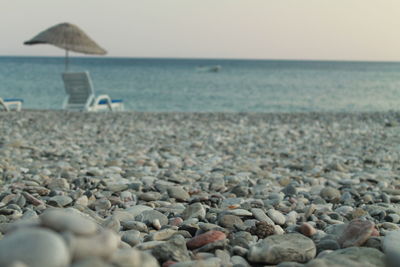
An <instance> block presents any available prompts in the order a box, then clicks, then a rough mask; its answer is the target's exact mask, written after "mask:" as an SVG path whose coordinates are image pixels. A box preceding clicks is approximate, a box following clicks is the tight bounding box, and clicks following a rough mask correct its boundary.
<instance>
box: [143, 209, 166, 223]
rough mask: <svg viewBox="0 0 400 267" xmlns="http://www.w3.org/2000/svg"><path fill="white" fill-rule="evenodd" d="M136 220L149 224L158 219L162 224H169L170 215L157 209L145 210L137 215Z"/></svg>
mask: <svg viewBox="0 0 400 267" xmlns="http://www.w3.org/2000/svg"><path fill="white" fill-rule="evenodd" d="M135 220H137V221H140V222H143V223H145V224H147V225H149V224H152V223H153V221H154V220H158V221H159V223H160V224H161V225H166V224H168V217H167V216H165V215H164V214H162V213H161V212H159V211H156V210H145V211H143V212H142V213H140V214H139V215H137V216H136V217H135Z"/></svg>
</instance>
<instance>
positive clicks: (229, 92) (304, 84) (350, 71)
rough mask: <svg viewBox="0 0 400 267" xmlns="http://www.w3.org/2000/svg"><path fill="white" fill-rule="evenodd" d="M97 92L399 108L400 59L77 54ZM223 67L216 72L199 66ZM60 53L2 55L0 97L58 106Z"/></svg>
mask: <svg viewBox="0 0 400 267" xmlns="http://www.w3.org/2000/svg"><path fill="white" fill-rule="evenodd" d="M70 64H71V67H70V70H71V71H83V70H88V71H90V73H91V76H92V80H93V84H94V87H95V91H96V94H100V93H106V94H109V95H110V96H111V97H113V98H122V99H124V102H125V107H126V108H127V109H128V110H137V111H200V112H203V111H233V112H246V111H247V112H298V111H300V112H304V111H388V110H400V63H383V62H329V61H269V60H258V61H255V60H198V59H137V58H107V57H105V58H92V57H79V58H76V57H74V58H72V59H71V61H70ZM212 65H220V66H221V67H222V69H221V71H220V72H218V73H211V72H205V71H202V70H201V69H200V70H199V68H198V67H199V66H212ZM63 71H64V59H63V58H62V57H60V58H56V57H0V96H1V97H3V98H10V97H21V98H23V99H24V101H25V102H24V107H25V108H31V109H60V108H61V105H62V103H63V99H64V98H65V93H64V87H63V83H62V79H61V73H62V72H63Z"/></svg>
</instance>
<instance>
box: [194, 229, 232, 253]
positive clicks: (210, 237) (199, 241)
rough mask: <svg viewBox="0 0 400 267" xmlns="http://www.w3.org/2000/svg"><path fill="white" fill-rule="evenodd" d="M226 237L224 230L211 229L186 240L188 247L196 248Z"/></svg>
mask: <svg viewBox="0 0 400 267" xmlns="http://www.w3.org/2000/svg"><path fill="white" fill-rule="evenodd" d="M225 238H226V235H225V234H224V233H223V232H221V231H216V230H211V231H208V232H206V233H204V234H201V235H198V236H195V237H193V238H192V239H190V240H189V241H188V242H186V246H187V247H188V249H196V248H199V247H202V246H204V245H207V244H209V243H212V242H215V241H218V240H224V239H225Z"/></svg>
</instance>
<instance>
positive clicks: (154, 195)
mask: <svg viewBox="0 0 400 267" xmlns="http://www.w3.org/2000/svg"><path fill="white" fill-rule="evenodd" d="M160 198H161V194H160V193H158V192H146V193H142V194H140V195H139V199H141V200H144V201H155V200H159V199H160Z"/></svg>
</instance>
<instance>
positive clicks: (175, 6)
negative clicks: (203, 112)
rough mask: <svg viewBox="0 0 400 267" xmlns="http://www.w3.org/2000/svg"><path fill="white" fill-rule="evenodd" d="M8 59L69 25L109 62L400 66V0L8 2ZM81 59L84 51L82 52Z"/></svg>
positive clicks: (55, 52) (53, 51)
mask: <svg viewBox="0 0 400 267" xmlns="http://www.w3.org/2000/svg"><path fill="white" fill-rule="evenodd" d="M0 3H1V8H0V18H1V19H0V22H1V23H0V36H1V44H0V55H34V56H42V55H43V56H47V55H49V56H63V55H64V52H63V51H62V50H60V49H58V48H54V47H52V46H50V45H35V46H24V45H23V42H24V41H26V40H28V39H30V38H32V37H33V36H34V35H36V34H37V33H39V32H40V31H42V30H45V29H47V28H48V27H50V26H53V25H55V24H58V23H61V22H70V23H73V24H76V25H78V26H79V27H80V28H81V29H83V30H84V31H85V32H86V33H87V34H88V35H89V36H90V37H92V38H93V39H94V40H95V41H96V42H97V43H98V44H99V45H100V46H102V47H104V48H105V49H106V50H107V51H108V54H107V56H109V57H172V58H174V57H178V58H243V59H246V58H249V59H310V60H314V59H316V60H382V61H400V0H113V1H112V0H0ZM75 55H78V54H75Z"/></svg>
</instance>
